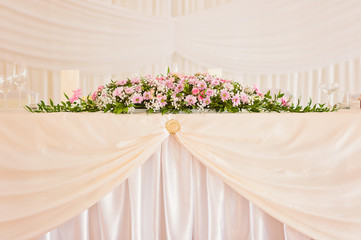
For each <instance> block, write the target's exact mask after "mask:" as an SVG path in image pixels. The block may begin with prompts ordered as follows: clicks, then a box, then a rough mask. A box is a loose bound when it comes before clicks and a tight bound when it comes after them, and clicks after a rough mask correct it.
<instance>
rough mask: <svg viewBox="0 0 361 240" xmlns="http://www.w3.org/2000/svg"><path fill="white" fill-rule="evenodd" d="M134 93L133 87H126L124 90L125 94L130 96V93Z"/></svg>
mask: <svg viewBox="0 0 361 240" xmlns="http://www.w3.org/2000/svg"><path fill="white" fill-rule="evenodd" d="M133 92H134V88H133V87H127V88H125V93H126V94H131V93H133Z"/></svg>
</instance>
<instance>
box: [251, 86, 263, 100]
mask: <svg viewBox="0 0 361 240" xmlns="http://www.w3.org/2000/svg"><path fill="white" fill-rule="evenodd" d="M253 89H254V90H255V91H256V94H257V95H259V96H261V97H263V94H262V93H261V92H260V91H259V88H258V86H257V84H254V85H253Z"/></svg>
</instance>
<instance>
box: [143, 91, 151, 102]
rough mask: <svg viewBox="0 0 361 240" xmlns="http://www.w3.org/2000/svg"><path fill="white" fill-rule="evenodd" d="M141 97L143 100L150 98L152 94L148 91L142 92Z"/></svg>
mask: <svg viewBox="0 0 361 240" xmlns="http://www.w3.org/2000/svg"><path fill="white" fill-rule="evenodd" d="M143 99H144V100H149V99H152V94H151V93H150V92H144V93H143Z"/></svg>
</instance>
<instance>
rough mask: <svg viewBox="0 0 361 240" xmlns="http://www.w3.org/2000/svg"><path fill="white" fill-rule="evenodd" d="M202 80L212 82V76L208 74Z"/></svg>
mask: <svg viewBox="0 0 361 240" xmlns="http://www.w3.org/2000/svg"><path fill="white" fill-rule="evenodd" d="M204 80H206V82H209V83H210V82H212V77H211V76H209V75H208V76H207V77H206V78H205V79H204Z"/></svg>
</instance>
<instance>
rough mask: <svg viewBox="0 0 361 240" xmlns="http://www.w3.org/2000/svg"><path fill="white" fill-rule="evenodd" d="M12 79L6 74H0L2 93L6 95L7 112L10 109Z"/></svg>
mask: <svg viewBox="0 0 361 240" xmlns="http://www.w3.org/2000/svg"><path fill="white" fill-rule="evenodd" d="M12 80H13V79H12V77H6V76H5V75H4V74H0V91H1V92H2V93H3V95H4V105H5V110H7V108H8V93H9V92H10V90H11V87H12V83H13V82H12Z"/></svg>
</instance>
